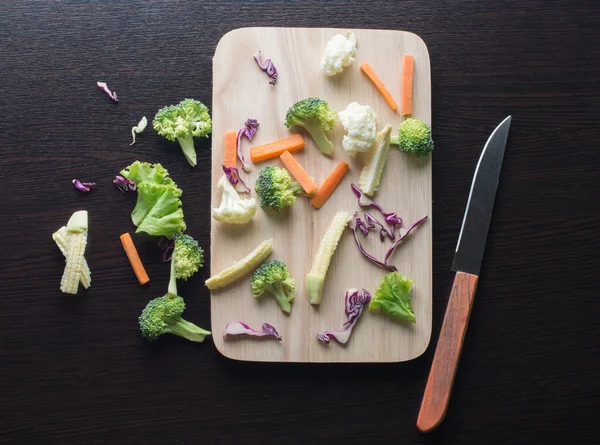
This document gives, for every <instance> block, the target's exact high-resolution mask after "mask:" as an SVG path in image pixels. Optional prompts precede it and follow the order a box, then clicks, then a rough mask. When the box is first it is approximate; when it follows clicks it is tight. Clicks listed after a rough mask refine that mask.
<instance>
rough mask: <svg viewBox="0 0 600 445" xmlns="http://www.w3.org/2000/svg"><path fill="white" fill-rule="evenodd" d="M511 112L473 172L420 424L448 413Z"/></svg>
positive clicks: (425, 426) (429, 424)
mask: <svg viewBox="0 0 600 445" xmlns="http://www.w3.org/2000/svg"><path fill="white" fill-rule="evenodd" d="M510 123H511V116H508V117H507V118H506V119H504V120H503V121H502V122H501V123H500V124H499V125H498V126H497V127H496V129H495V130H494V131H493V132H492V134H491V135H490V137H489V138H488V140H487V142H486V144H485V146H484V147H483V151H482V152H481V156H480V157H479V161H478V162H477V167H476V168H475V174H474V175H473V182H472V183H471V190H470V192H469V198H468V200H467V207H466V210H465V215H464V217H463V223H462V226H461V229H460V233H459V235H458V242H457V244H456V251H455V253H454V261H453V262H452V270H453V271H454V272H456V275H455V277H454V284H453V285H452V290H451V291H450V298H449V299H448V307H447V308H446V314H445V316H444V321H443V323H442V329H441V331H440V337H439V339H438V343H437V346H436V349H435V354H434V356H433V362H432V364H431V370H430V371H429V377H428V379H427V385H426V386H425V392H424V394H423V400H422V402H421V409H420V410H419V416H418V418H417V428H418V429H419V430H420V431H421V432H424V433H425V432H428V431H431V430H433V429H435V428H436V427H437V426H438V425H439V424H440V423H442V420H444V416H445V415H446V411H447V409H448V403H449V401H450V393H451V392H452V386H453V384H454V377H455V375H456V369H457V366H458V361H459V359H460V352H461V350H462V345H463V341H464V338H465V334H466V331H467V324H468V322H469V316H470V315H471V308H472V307H473V300H474V298H475V291H476V289H477V283H478V281H479V271H480V268H481V261H482V259H483V253H484V251H485V244H486V241H487V235H488V230H489V227H490V221H491V219H492V210H493V208H494V201H495V199H496V190H497V189H498V181H499V179H500V170H501V169H502V161H503V159H504V150H505V148H506V142H507V140H508V133H509V130H510Z"/></svg>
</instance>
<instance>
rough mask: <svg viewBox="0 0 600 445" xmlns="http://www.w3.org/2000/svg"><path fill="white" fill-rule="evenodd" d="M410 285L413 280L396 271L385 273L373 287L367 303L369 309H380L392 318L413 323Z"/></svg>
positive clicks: (413, 315)
mask: <svg viewBox="0 0 600 445" xmlns="http://www.w3.org/2000/svg"><path fill="white" fill-rule="evenodd" d="M412 285H413V280H410V279H408V278H407V277H405V276H403V275H401V274H399V273H398V272H392V273H389V274H387V275H385V276H384V277H383V278H382V279H381V283H379V286H377V289H375V296H374V297H373V298H372V299H371V303H369V311H376V310H378V309H381V310H383V312H385V313H386V314H387V315H389V316H391V317H392V318H397V319H399V320H405V321H409V322H412V323H414V322H415V320H416V319H415V314H414V312H413V308H412V306H411V304H410V296H409V292H410V288H411V287H412Z"/></svg>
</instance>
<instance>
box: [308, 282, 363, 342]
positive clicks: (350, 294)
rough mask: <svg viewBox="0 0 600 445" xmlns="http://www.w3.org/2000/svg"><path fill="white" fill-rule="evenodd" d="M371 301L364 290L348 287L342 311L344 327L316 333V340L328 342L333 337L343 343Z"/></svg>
mask: <svg viewBox="0 0 600 445" xmlns="http://www.w3.org/2000/svg"><path fill="white" fill-rule="evenodd" d="M370 301H371V294H370V293H369V292H367V291H366V290H364V289H363V290H362V291H359V290H358V289H348V290H347V291H346V297H345V300H344V311H345V312H346V316H347V317H348V320H347V321H346V322H345V323H344V328H343V329H339V330H337V331H325V332H323V333H322V334H317V340H320V341H322V342H323V343H326V344H329V342H330V341H331V340H332V339H333V340H335V341H336V342H338V343H339V344H341V345H345V344H346V343H348V340H350V334H352V329H353V328H354V326H355V325H356V322H357V321H358V319H359V318H360V316H361V314H362V312H363V309H364V308H365V306H367V305H368V304H369V302H370Z"/></svg>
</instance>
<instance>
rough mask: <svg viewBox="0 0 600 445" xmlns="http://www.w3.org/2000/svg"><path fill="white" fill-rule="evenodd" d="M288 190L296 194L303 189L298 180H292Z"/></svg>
mask: <svg viewBox="0 0 600 445" xmlns="http://www.w3.org/2000/svg"><path fill="white" fill-rule="evenodd" d="M290 192H292V193H293V194H294V195H298V194H300V193H304V189H303V188H302V186H301V185H300V183H299V182H297V181H293V182H292V184H291V185H290Z"/></svg>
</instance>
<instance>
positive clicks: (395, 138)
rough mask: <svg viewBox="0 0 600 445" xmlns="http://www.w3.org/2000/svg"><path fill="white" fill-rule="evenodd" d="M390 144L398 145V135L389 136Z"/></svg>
mask: <svg viewBox="0 0 600 445" xmlns="http://www.w3.org/2000/svg"><path fill="white" fill-rule="evenodd" d="M390 145H400V136H398V135H396V136H392V137H390Z"/></svg>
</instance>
